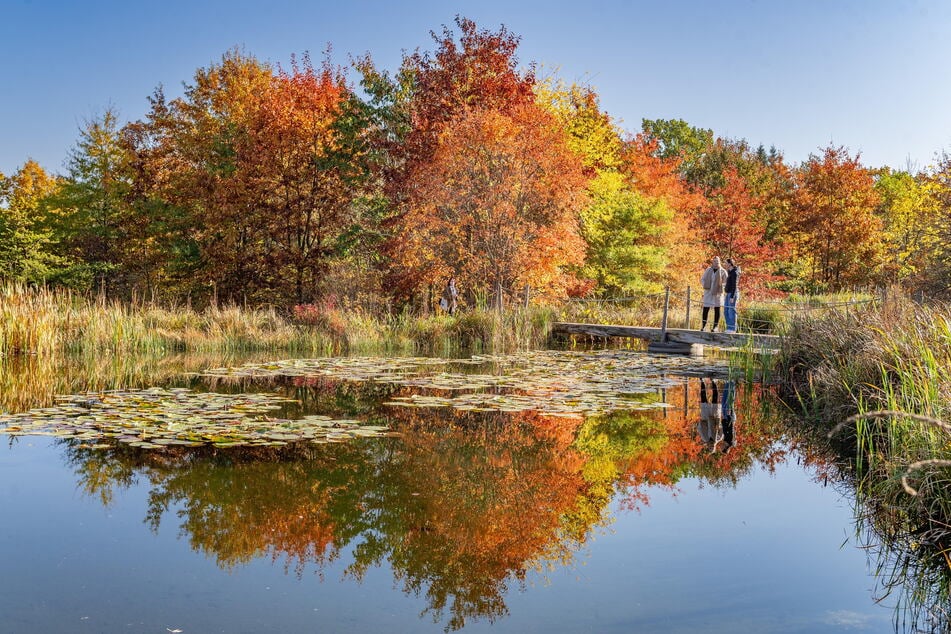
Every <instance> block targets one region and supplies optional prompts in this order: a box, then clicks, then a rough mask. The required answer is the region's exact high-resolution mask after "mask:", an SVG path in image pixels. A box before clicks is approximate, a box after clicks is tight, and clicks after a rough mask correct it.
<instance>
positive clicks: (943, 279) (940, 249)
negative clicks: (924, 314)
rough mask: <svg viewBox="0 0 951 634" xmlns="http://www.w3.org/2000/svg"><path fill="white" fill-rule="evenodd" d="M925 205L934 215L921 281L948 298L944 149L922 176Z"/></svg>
mask: <svg viewBox="0 0 951 634" xmlns="http://www.w3.org/2000/svg"><path fill="white" fill-rule="evenodd" d="M923 183H924V186H925V187H926V188H927V189H926V191H927V195H928V198H930V199H931V201H929V202H928V203H927V205H928V207H929V208H930V207H932V206H933V215H932V216H931V218H930V220H928V221H927V225H928V234H929V237H928V240H927V243H928V244H929V246H930V251H929V253H928V256H927V260H926V261H925V262H924V263H923V265H922V266H923V270H922V271H921V275H920V280H921V284H922V287H923V288H924V289H925V290H927V291H928V292H930V293H932V294H934V295H937V296H939V297H943V298H949V297H951V155H949V154H948V153H946V152H944V153H942V154H941V155H940V157H939V158H938V164H937V166H936V167H935V169H934V170H933V171H932V172H931V173H930V174H928V175H927V176H925V177H924V179H923Z"/></svg>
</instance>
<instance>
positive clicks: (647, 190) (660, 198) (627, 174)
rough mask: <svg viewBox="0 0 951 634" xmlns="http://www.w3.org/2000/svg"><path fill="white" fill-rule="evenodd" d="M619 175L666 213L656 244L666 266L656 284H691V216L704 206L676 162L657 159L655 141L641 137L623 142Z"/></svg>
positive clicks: (694, 253)
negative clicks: (665, 219)
mask: <svg viewBox="0 0 951 634" xmlns="http://www.w3.org/2000/svg"><path fill="white" fill-rule="evenodd" d="M621 157H622V163H621V169H620V171H621V174H622V175H623V177H624V179H625V181H626V182H627V184H628V186H629V188H630V189H631V190H632V191H634V192H636V193H637V194H638V195H640V196H643V197H644V198H645V199H646V200H648V201H655V202H660V203H662V204H663V205H664V206H666V208H667V209H668V210H669V214H670V221H669V222H668V223H666V224H665V225H664V226H663V227H662V230H661V232H660V233H659V235H658V236H657V237H656V239H657V243H658V244H659V245H661V246H662V247H663V249H664V252H665V258H666V266H665V267H664V268H663V269H662V271H661V273H660V275H659V276H658V281H661V282H663V283H664V284H667V285H670V286H672V287H673V288H675V289H683V288H686V287H687V286H688V285H689V284H691V283H695V281H694V280H695V278H696V271H697V267H698V266H699V263H698V259H703V258H698V254H700V253H701V252H702V243H701V241H700V238H699V234H698V232H697V231H696V229H695V228H694V216H695V214H696V212H697V210H699V209H701V208H702V207H703V205H704V199H703V196H702V195H700V194H699V193H698V192H697V191H695V190H694V189H693V188H691V187H690V185H689V184H688V183H687V182H686V181H685V180H684V178H683V176H682V175H681V174H680V159H678V158H661V157H660V156H658V154H657V141H654V140H650V139H648V138H646V137H645V136H643V135H637V136H635V137H633V138H630V139H627V140H626V141H625V143H624V146H623V150H622V154H621Z"/></svg>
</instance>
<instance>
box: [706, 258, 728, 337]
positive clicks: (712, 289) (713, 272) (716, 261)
mask: <svg viewBox="0 0 951 634" xmlns="http://www.w3.org/2000/svg"><path fill="white" fill-rule="evenodd" d="M726 280H727V272H726V270H725V269H724V268H723V267H722V266H720V256H719V255H715V256H713V260H711V261H710V266H708V267H707V270H706V271H704V272H703V275H702V276H701V277H700V285H701V286H702V287H703V312H702V313H701V323H700V330H701V332H702V331H703V330H704V329H705V328H706V327H707V315H708V314H709V312H710V309H711V308H712V309H713V327H711V328H710V332H715V331H716V329H717V326H718V325H719V324H720V308H721V307H722V306H723V295H724V289H725V288H726Z"/></svg>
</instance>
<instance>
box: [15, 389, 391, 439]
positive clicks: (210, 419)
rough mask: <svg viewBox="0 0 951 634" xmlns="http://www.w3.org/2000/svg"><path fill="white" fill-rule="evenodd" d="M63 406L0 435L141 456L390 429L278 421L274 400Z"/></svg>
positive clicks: (78, 401) (179, 399)
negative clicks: (125, 449) (128, 449)
mask: <svg viewBox="0 0 951 634" xmlns="http://www.w3.org/2000/svg"><path fill="white" fill-rule="evenodd" d="M57 401H58V405H57V406H55V407H47V408H42V409H35V410H31V411H28V412H22V413H18V414H3V415H0V434H6V435H9V436H24V435H32V436H57V437H62V438H73V439H77V440H81V441H86V442H91V443H94V444H92V445H91V446H92V447H94V448H106V447H112V446H114V443H115V442H120V443H125V444H127V445H129V446H132V447H139V448H143V449H158V448H161V447H166V446H173V445H176V446H185V447H197V446H200V445H213V446H215V447H236V446H243V447H248V446H250V447H267V446H281V445H286V444H288V443H294V442H311V443H325V442H339V441H342V440H347V439H350V438H354V437H357V436H379V435H382V434H383V433H385V432H386V431H387V428H386V427H382V426H374V425H361V424H360V422H359V421H356V420H334V419H332V418H330V417H329V416H320V415H314V416H306V417H304V418H301V419H298V420H287V419H282V418H275V417H272V416H269V415H268V412H272V411H273V410H276V409H280V408H281V407H282V405H283V404H284V403H286V402H288V401H289V399H286V398H283V397H280V396H277V395H273V394H215V393H207V392H194V391H192V390H188V389H185V388H176V389H168V390H167V389H162V388H151V389H146V390H110V391H106V392H87V393H84V394H78V395H73V396H61V397H58V398H57Z"/></svg>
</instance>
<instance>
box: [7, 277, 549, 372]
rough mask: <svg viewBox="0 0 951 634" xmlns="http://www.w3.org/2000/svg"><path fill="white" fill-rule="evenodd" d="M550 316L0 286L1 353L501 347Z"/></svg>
mask: <svg viewBox="0 0 951 634" xmlns="http://www.w3.org/2000/svg"><path fill="white" fill-rule="evenodd" d="M554 319H555V312H554V311H553V310H552V309H549V308H543V307H531V308H528V309H521V308H517V309H513V310H509V311H506V312H503V313H496V312H494V311H486V310H477V311H462V312H460V313H459V314H458V315H457V316H455V317H450V316H448V315H445V314H440V315H430V316H416V315H411V314H408V313H401V314H395V315H388V314H371V313H369V312H367V311H365V310H361V309H352V310H345V309H338V308H334V307H310V308H308V309H306V310H299V311H295V312H294V313H292V314H283V313H281V312H279V311H277V310H275V309H273V308H246V307H238V306H227V307H216V306H213V307H210V308H208V309H205V310H201V311H198V310H193V309H192V308H190V307H187V306H165V307H162V306H154V305H134V304H129V303H125V302H118V301H105V300H102V299H90V298H87V297H84V296H81V295H75V294H70V293H66V292H54V291H49V290H45V289H27V288H22V287H6V288H0V355H4V356H17V355H25V354H26V355H40V356H51V355H57V354H61V353H85V354H94V353H103V352H107V353H124V352H143V353H163V354H164V353H169V352H237V351H255V350H275V351H277V350H282V351H288V352H311V353H318V354H329V353H336V352H360V351H369V350H375V351H380V350H386V351H402V352H412V351H432V352H441V351H448V350H450V349H453V348H459V347H462V348H470V349H471V348H475V349H490V348H491V349H500V348H514V347H528V346H538V345H541V344H542V343H544V342H545V341H546V340H547V337H548V333H549V331H550V330H551V323H552V322H553V321H554Z"/></svg>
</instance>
